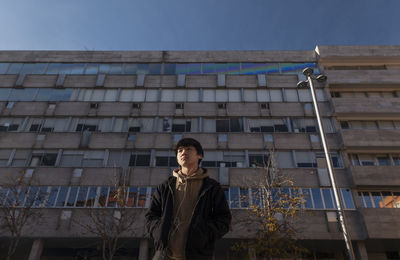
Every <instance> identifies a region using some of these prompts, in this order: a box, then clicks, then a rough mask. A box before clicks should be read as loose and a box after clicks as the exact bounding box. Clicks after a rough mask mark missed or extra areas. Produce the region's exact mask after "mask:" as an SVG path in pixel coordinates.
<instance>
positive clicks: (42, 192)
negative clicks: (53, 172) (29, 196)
mask: <svg viewBox="0 0 400 260" xmlns="http://www.w3.org/2000/svg"><path fill="white" fill-rule="evenodd" d="M47 195H48V194H47V186H41V187H40V188H39V191H38V194H37V196H36V199H35V207H43V206H44V200H45V199H46V197H47Z"/></svg>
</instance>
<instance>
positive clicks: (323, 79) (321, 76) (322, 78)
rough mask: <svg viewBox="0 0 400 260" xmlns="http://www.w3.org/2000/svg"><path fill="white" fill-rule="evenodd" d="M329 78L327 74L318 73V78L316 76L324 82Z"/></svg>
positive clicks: (319, 80)
mask: <svg viewBox="0 0 400 260" xmlns="http://www.w3.org/2000/svg"><path fill="white" fill-rule="evenodd" d="M327 79H328V77H327V76H325V75H322V74H321V75H318V76H317V78H316V80H317V81H318V82H324V81H326V80H327Z"/></svg>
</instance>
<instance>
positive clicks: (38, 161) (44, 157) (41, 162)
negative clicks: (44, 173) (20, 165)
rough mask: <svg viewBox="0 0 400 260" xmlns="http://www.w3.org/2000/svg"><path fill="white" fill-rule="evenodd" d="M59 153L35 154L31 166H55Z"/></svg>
mask: <svg viewBox="0 0 400 260" xmlns="http://www.w3.org/2000/svg"><path fill="white" fill-rule="evenodd" d="M56 160H57V153H42V154H33V155H32V158H31V163H30V166H55V164H56Z"/></svg>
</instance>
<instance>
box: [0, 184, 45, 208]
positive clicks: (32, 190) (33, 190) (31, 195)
mask: <svg viewBox="0 0 400 260" xmlns="http://www.w3.org/2000/svg"><path fill="white" fill-rule="evenodd" d="M38 191H39V187H38V186H31V187H29V192H28V196H27V197H26V200H25V204H24V206H25V207H32V206H34V204H35V201H36V196H38ZM1 202H2V201H1V195H0V204H1Z"/></svg>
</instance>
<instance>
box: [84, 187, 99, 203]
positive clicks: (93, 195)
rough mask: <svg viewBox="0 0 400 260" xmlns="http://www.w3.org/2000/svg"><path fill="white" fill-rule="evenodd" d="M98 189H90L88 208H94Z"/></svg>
mask: <svg viewBox="0 0 400 260" xmlns="http://www.w3.org/2000/svg"><path fill="white" fill-rule="evenodd" d="M96 195H97V187H90V188H89V194H88V197H87V201H86V207H94V203H95V201H96Z"/></svg>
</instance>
